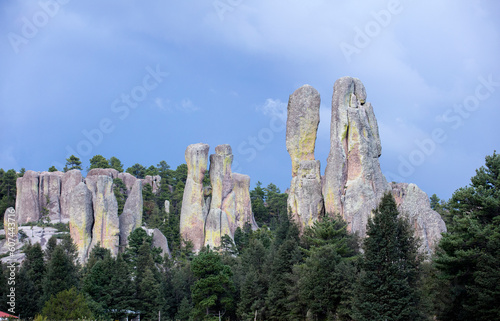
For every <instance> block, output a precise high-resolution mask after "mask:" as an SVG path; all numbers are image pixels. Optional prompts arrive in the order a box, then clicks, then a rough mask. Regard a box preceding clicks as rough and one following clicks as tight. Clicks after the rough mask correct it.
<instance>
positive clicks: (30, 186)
mask: <svg viewBox="0 0 500 321" xmlns="http://www.w3.org/2000/svg"><path fill="white" fill-rule="evenodd" d="M39 176H40V175H39V173H37V172H34V171H26V173H24V175H23V177H19V178H18V179H17V182H16V188H17V196H16V212H17V217H18V220H19V224H26V223H28V222H35V221H38V220H39V219H40V203H39V201H38V199H39V198H38V178H39Z"/></svg>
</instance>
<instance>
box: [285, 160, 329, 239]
mask: <svg viewBox="0 0 500 321" xmlns="http://www.w3.org/2000/svg"><path fill="white" fill-rule="evenodd" d="M287 205H288V209H289V212H290V214H291V215H292V217H294V219H295V221H296V222H300V224H299V229H300V231H301V232H303V230H304V227H306V226H311V225H312V224H313V223H314V222H315V221H316V220H318V218H320V217H321V215H322V214H323V211H324V207H323V206H324V205H323V195H322V194H321V174H320V163H319V161H318V160H303V161H300V162H299V168H298V170H297V176H295V177H292V182H291V183H290V191H289V194H288V199H287Z"/></svg>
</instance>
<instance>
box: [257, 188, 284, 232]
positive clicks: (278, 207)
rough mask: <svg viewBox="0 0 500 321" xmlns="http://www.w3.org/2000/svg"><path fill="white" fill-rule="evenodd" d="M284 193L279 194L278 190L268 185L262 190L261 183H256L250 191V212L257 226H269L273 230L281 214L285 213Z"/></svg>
mask: <svg viewBox="0 0 500 321" xmlns="http://www.w3.org/2000/svg"><path fill="white" fill-rule="evenodd" d="M287 197H288V195H287V194H286V193H281V192H280V189H279V188H278V187H277V186H276V185H274V184H272V183H270V184H269V185H268V186H267V187H266V188H262V183H261V182H257V184H256V186H255V188H254V189H253V190H252V191H250V199H251V201H252V212H253V213H254V217H255V221H256V222H257V224H258V225H259V226H265V225H267V226H269V225H270V226H271V228H273V229H274V228H275V227H276V226H277V224H278V220H279V217H280V215H281V214H282V213H286V212H287V205H286V202H287Z"/></svg>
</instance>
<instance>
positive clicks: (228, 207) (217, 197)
mask: <svg viewBox="0 0 500 321" xmlns="http://www.w3.org/2000/svg"><path fill="white" fill-rule="evenodd" d="M232 163H233V153H232V150H231V146H229V145H227V144H225V145H219V146H217V147H215V154H212V155H210V183H211V184H212V201H211V203H210V211H209V213H208V217H207V220H206V223H205V245H210V247H212V248H214V247H217V246H220V243H221V242H220V241H221V238H222V236H224V235H225V234H228V235H232V234H231V231H230V229H229V220H228V216H229V215H231V214H233V213H234V195H231V197H230V198H231V199H232V202H231V201H229V202H226V199H227V198H228V196H229V195H230V193H231V192H232V190H233V180H232V175H231V174H232V173H231V164H232ZM223 204H224V205H225V206H224V207H223ZM228 212H231V214H228Z"/></svg>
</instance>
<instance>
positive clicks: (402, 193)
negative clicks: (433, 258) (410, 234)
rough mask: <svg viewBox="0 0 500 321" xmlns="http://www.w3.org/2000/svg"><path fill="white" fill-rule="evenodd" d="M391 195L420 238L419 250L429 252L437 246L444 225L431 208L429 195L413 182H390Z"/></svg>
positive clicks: (444, 228) (444, 229)
mask: <svg viewBox="0 0 500 321" xmlns="http://www.w3.org/2000/svg"><path fill="white" fill-rule="evenodd" d="M391 187H392V195H393V196H394V199H395V200H396V204H397V205H398V210H399V213H401V215H403V216H405V217H406V218H407V219H408V221H409V222H410V225H411V226H412V227H413V228H414V229H415V234H416V235H417V236H418V237H419V238H420V241H421V244H420V252H422V253H427V254H429V255H430V254H431V253H432V251H431V250H432V249H434V248H435V247H436V246H437V243H438V242H439V239H440V238H441V233H443V232H446V225H445V223H444V221H443V219H442V218H441V216H440V215H439V213H437V212H436V211H434V210H432V209H431V204H430V201H429V196H427V194H426V193H425V192H423V191H422V190H421V189H420V188H418V186H417V185H415V184H408V183H391Z"/></svg>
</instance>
